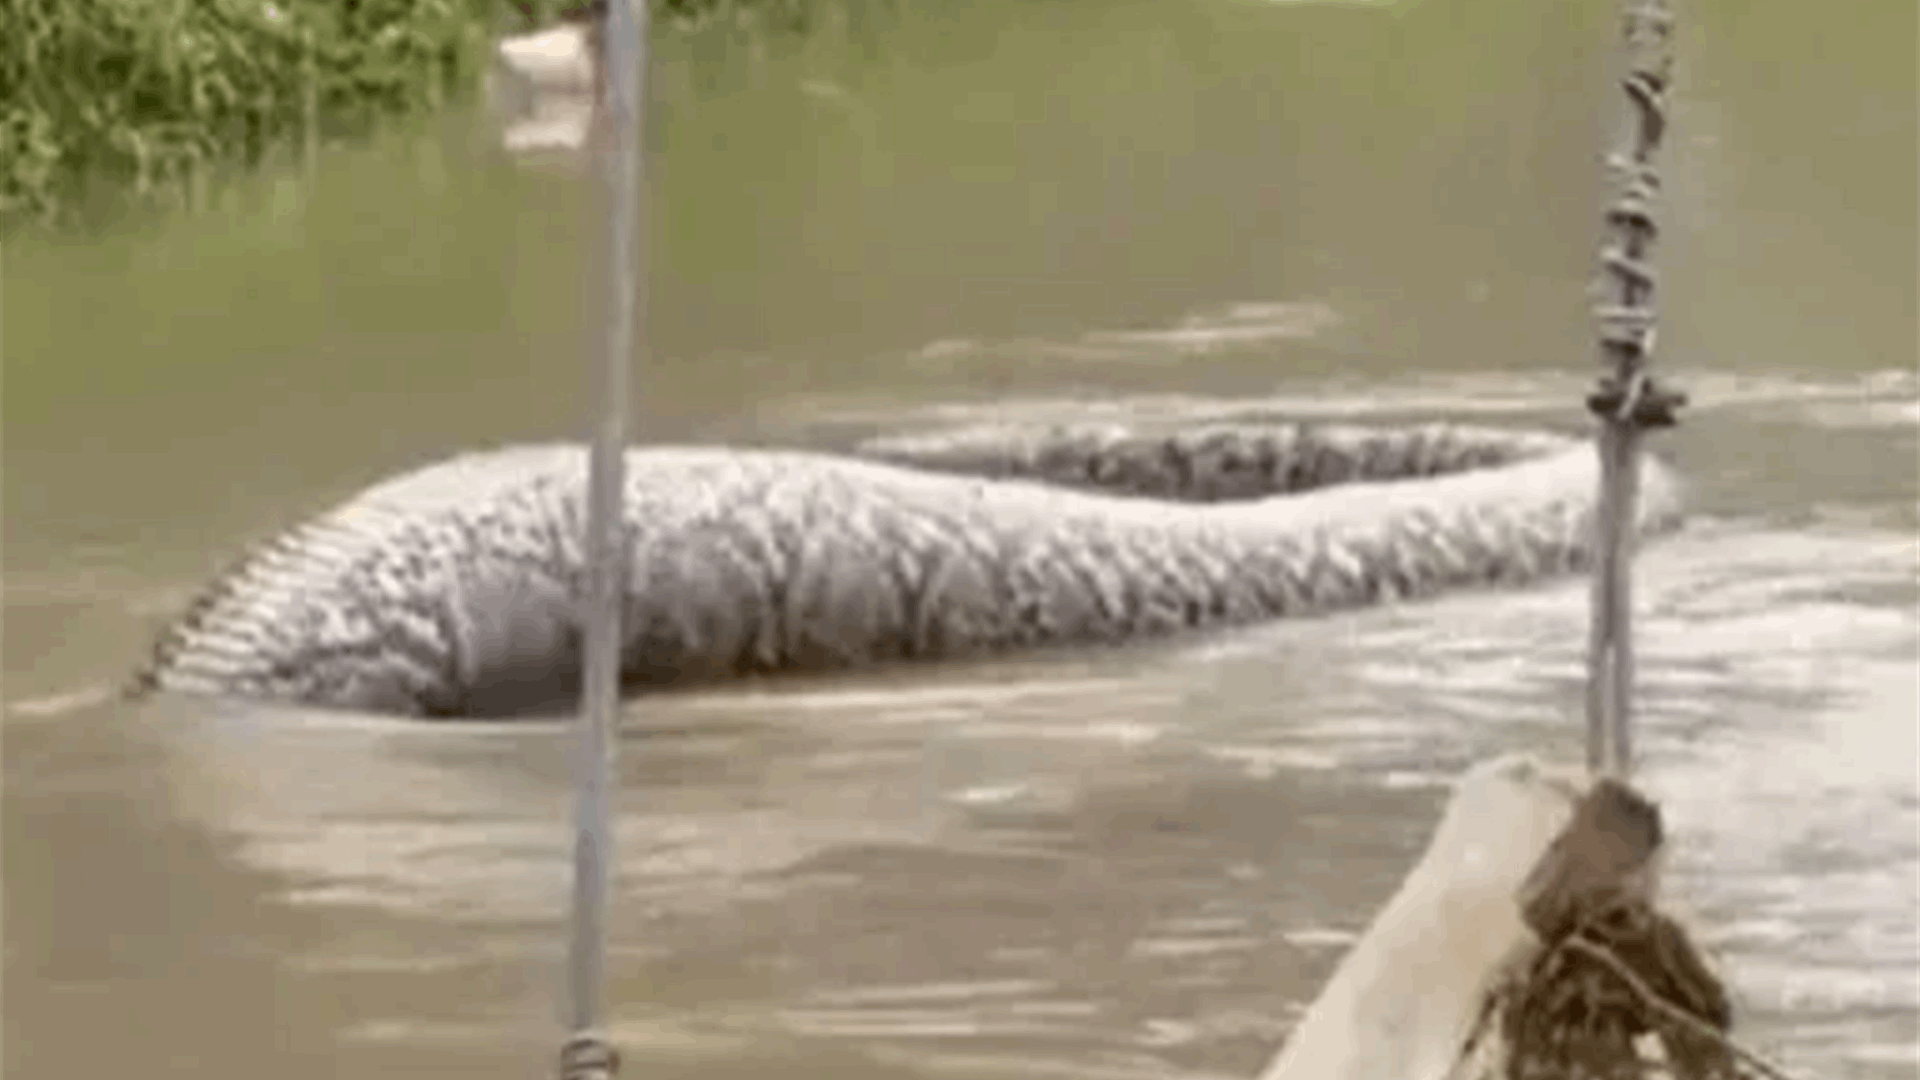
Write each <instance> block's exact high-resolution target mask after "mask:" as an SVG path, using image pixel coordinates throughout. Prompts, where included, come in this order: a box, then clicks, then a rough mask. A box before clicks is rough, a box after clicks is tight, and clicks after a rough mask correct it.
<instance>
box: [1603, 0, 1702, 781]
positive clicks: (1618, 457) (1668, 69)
mask: <svg viewBox="0 0 1920 1080" xmlns="http://www.w3.org/2000/svg"><path fill="white" fill-rule="evenodd" d="M1672 27H1673V17H1672V15H1671V13H1670V12H1669V11H1668V9H1667V6H1666V2H1665V0H1626V9H1625V11H1624V15H1623V23H1622V26H1621V34H1622V37H1623V38H1624V41H1625V46H1626V49H1625V51H1626V56H1627V65H1626V66H1627V71H1626V74H1625V77H1624V79H1623V81H1622V86H1623V88H1624V89H1625V90H1626V93H1627V99H1628V102H1629V103H1630V104H1631V105H1632V106H1633V110H1632V113H1631V123H1630V124H1629V125H1628V132H1627V135H1626V146H1625V148H1624V149H1622V150H1620V151H1618V152H1616V153H1614V154H1613V155H1611V156H1610V157H1609V159H1608V164H1609V165H1611V166H1612V167H1613V168H1614V169H1615V170H1617V171H1618V173H1619V174H1620V176H1621V179H1620V188H1619V190H1618V191H1617V192H1616V193H1615V195H1614V196H1613V198H1612V199H1611V200H1610V201H1609V202H1608V205H1607V211H1606V226H1607V231H1608V236H1607V239H1606V241H1605V243H1604V244H1603V246H1602V248H1601V253H1600V254H1601V262H1602V264H1603V265H1604V267H1605V269H1606V270H1607V272H1608V274H1609V276H1610V283H1611V284H1612V286H1613V289H1612V295H1610V296H1609V297H1608V298H1607V301H1606V302H1605V303H1604V304H1602V306H1601V307H1600V310H1599V311H1598V315H1599V316H1600V351H1601V354H1602V358H1603V361H1604V362H1605V363H1606V364H1607V365H1608V369H1609V370H1608V371H1607V372H1606V373H1605V374H1604V375H1603V376H1602V377H1601V379H1600V385H1599V387H1598V389H1597V390H1596V391H1595V393H1594V394H1593V395H1592V396H1591V397H1589V398H1588V399H1587V403H1588V407H1589V408H1591V409H1592V410H1593V412H1594V413H1595V415H1596V416H1598V417H1599V418H1600V423H1601V430H1600V440H1599V455H1600V497H1599V500H1598V503H1597V505H1596V507H1595V511H1594V517H1595V521H1594V548H1593V598H1592V629H1591V633H1590V636H1589V638H1588V650H1587V701H1586V704H1587V768H1588V770H1589V771H1590V772H1591V773H1593V774H1594V775H1596V776H1609V777H1613V778H1616V779H1625V778H1626V775H1627V773H1628V772H1629V770H1630V769H1631V768H1632V764H1633V760H1632V754H1633V746H1632V741H1631V738H1630V731H1631V721H1632V718H1633V621H1632V617H1633V589H1632V585H1633V575H1632V561H1633V535H1634V528H1633V524H1634V520H1635V518H1636V516H1637V506H1638V502H1639V498H1638V496H1639V491H1638V488H1639V478H1640V470H1639V464H1640V444H1641V442H1642V441H1643V439H1644V436H1645V432H1646V429H1648V428H1651V427H1661V426H1665V425H1667V424H1671V423H1672V422H1673V410H1674V409H1675V408H1677V407H1678V406H1679V405H1680V404H1682V403H1683V401H1684V399H1683V398H1682V397H1681V396H1680V395H1677V394H1671V393H1667V392H1665V391H1662V390H1660V389H1658V388H1657V387H1656V386H1655V385H1654V383H1653V381H1652V379H1650V378H1649V377H1648V376H1647V374H1646V370H1645V369H1646V365H1647V362H1648V361H1649V360H1650V359H1651V358H1652V356H1653V345H1654V330H1655V325H1656V311H1655V307H1654V301H1653V296H1654V283H1655V282H1654V275H1653V268H1652V265H1651V259H1652V253H1653V245H1654V238H1655V236H1656V235H1657V233H1658V227H1657V223H1656V221H1655V217H1654V206H1655V203H1656V201H1657V199H1658V196H1659V191H1660V177H1659V173H1658V172H1657V171H1656V170H1655V169H1654V165H1653V157H1654V152H1655V151H1656V150H1658V149H1659V147H1660V141H1661V139H1662V137H1663V136H1664V135H1665V133H1666V126H1667V112H1666V107H1667V106H1666V102H1667V99H1666V92H1667V85H1668V82H1669V80H1670V77H1671V73H1672V60H1671V57H1670V56H1669V50H1668V45H1669V40H1670V37H1671V34H1672Z"/></svg>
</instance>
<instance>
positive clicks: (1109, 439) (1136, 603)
mask: <svg viewBox="0 0 1920 1080" xmlns="http://www.w3.org/2000/svg"><path fill="white" fill-rule="evenodd" d="M586 460H587V456H586V451H585V449H584V448H583V447H579V446H566V445H537V446H521V447H512V448H507V449H501V450H496V451H490V452H484V453H475V454H469V455H465V456H461V457H456V458H453V459H451V460H448V461H445V462H443V463H440V464H437V465H432V466H429V467H427V468H424V469H421V470H419V471H417V472H413V473H409V474H406V475H403V476H400V477H398V478H395V479H393V480H390V481H387V482H385V483H382V484H379V485H377V486H375V487H373V488H371V489H369V490H367V491H365V492H364V493H362V494H361V495H359V496H357V497H355V498H353V499H352V500H350V501H349V502H347V503H346V504H345V505H342V506H340V507H338V508H336V509H334V510H332V511H331V512H328V513H326V514H324V515H322V516H321V517H319V518H317V519H315V520H313V521H311V522H310V523H308V524H306V525H303V526H300V527H298V528H295V529H293V530H292V531H290V532H287V533H285V534H284V535H282V536H280V537H278V538H277V539H274V540H272V541H270V542H268V543H266V544H264V545H263V546H261V547H260V548H258V549H256V550H255V551H254V552H252V553H251V554H249V555H248V556H247V557H246V558H245V559H243V560H242V561H241V562H240V563H239V564H238V565H237V566H236V567H235V568H234V569H232V570H231V571H230V572H228V573H226V574H224V575H222V576H220V577H219V578H217V579H216V580H215V581H214V582H213V583H212V584H211V585H210V586H208V587H207V588H206V589H205V590H204V591H203V592H202V593H201V595H200V597H199V599H198V600H197V601H195V602H194V603H193V605H192V606H191V607H190V608H189V610H188V611H187V612H185V614H184V615H183V616H182V617H181V618H179V619H178V620H177V621H176V622H174V623H173V624H172V625H171V626H170V627H168V628H167V629H166V630H165V631H164V632H163V633H162V635H161V636H160V638H159V640H158V642H157V644H156V646H155V649H154V652H153V656H152V659H151V662H150V663H149V664H148V666H146V667H145V668H144V669H143V670H142V671H141V672H140V674H139V675H138V676H137V677H136V679H135V680H134V682H133V684H132V686H131V689H132V691H133V692H135V693H144V692H147V691H151V690H155V689H166V690H175V691H186V692H196V693H207V694H217V695H228V696H239V697H257V698H271V699H281V700H289V701H295V702H303V703H309V704H316V705H328V706H341V707H349V708H354V709H360V710H370V711H379V712H388V713H398V714H405V715H414V716H440V717H451V716H493V715H512V714H517V713H523V712H528V711H533V710H536V709H544V708H548V707H551V706H554V705H556V704H560V703H563V702H565V701H566V700H568V699H569V698H570V697H571V695H572V693H573V691H574V689H575V687H576V686H577V684H578V679H579V662H580V647H579V643H580V635H579V631H578V629H577V624H576V622H575V620H574V618H573V615H572V597H573V596H575V595H576V590H577V589H579V588H580V587H581V586H582V585H583V577H584V575H583V569H582V559H581V551H582V534H583V515H584V499H583V491H584V487H585V472H586ZM1596 484H1597V478H1596V455H1595V452H1594V450H1593V447H1592V444H1591V443H1589V442H1586V441H1574V440H1570V439H1566V438H1562V437H1559V436H1554V435H1546V434H1540V433H1533V432H1513V431H1501V430H1494V429H1485V428H1468V427H1456V426H1442V425H1436V426H1429V427H1418V428H1397V429H1366V428H1357V427H1332V426H1303V425H1283V424H1275V425H1262V426H1230V425H1214V426H1208V427H1204V428H1199V429H1192V428H1188V429H1176V430H1171V431H1167V432H1158V433H1156V432H1153V431H1151V430H1147V429H1140V428H1119V427H1089V426H1082V427H1061V428H1048V429H1028V430H1021V429H1010V428H996V427H981V428H972V429H962V430H959V431H952V432H946V433H942V434H935V435H927V436H918V437H913V438H892V439H881V440H875V441H873V442H870V443H867V444H865V445H863V446H861V447H858V448H856V449H855V451H854V452H853V453H852V454H851V455H831V454H822V453H812V452H803V451H793V450H743V449H728V448H645V449H632V450H630V451H629V452H628V456H627V488H626V493H627V502H626V521H625V524H626V528H627V530H628V534H629V537H630V539H629V542H628V550H629V551H630V552H631V562H630V564H629V570H628V574H629V579H628V587H627V592H626V596H627V599H626V605H625V643H624V647H623V668H624V676H625V679H626V681H627V682H628V683H629V689H633V688H637V687H641V686H655V685H662V684H667V683H674V682H681V681H698V680H708V679H722V678H729V677H737V676H742V675H749V674H754V673H766V672H781V671H796V670H823V669H833V668H842V667H849V666H854V665H861V664H870V663H875V662H880V661H887V660H904V659H916V658H934V657H955V656H962V655H968V654H981V653H990V652H996V651H1003V650H1012V649H1018V648H1022V647H1032V646H1038V645H1046V644H1069V643H1093V642H1110V641H1122V640H1128V639H1136V638H1142V637H1146V636H1150V635H1160V634H1167V633H1171V632H1176V631H1183V630H1191V629H1196V628H1203V627H1212V626H1224V625H1231V624H1243V623H1248V622H1253V621H1258V620H1263V619H1271V618H1277V617H1285V616H1295V615H1307V614H1314V613H1320V612H1327V611H1333V610H1337V609H1341V608H1349V607H1354V606H1358V605H1365V604H1372V603H1379V602H1383V601H1390V600H1394V599H1398V598H1403V597H1414V596H1421V595H1426V594H1430V593H1433V592H1435V591H1438V590H1441V589H1446V588H1458V587H1469V586H1477V585H1487V584H1495V583H1500V584H1511V583H1521V582H1526V581H1531V580H1536V579H1539V578H1541V577H1543V576H1546V575H1551V574H1555V573H1561V572H1565V571H1569V570H1572V569H1575V568H1578V567H1580V566H1582V565H1584V562H1585V559H1586V555H1587V552H1588V549H1589V545H1590V541H1589V531H1590V528H1591V526H1590V516H1591V512H1592V506H1593V503H1594V499H1595V492H1596ZM1641 485H1642V493H1641V498H1640V502H1639V507H1640V513H1639V517H1640V520H1639V522H1638V523H1637V524H1638V527H1639V529H1640V531H1641V532H1643V533H1653V532H1657V531H1661V530H1664V529H1667V528H1670V527H1672V526H1673V525H1675V524H1676V523H1677V522H1678V520H1679V491H1678V484H1677V482H1676V481H1675V479H1674V478H1673V476H1672V475H1671V473H1670V472H1669V471H1668V470H1667V469H1666V467H1665V466H1664V465H1662V464H1661V463H1660V462H1658V461H1656V460H1652V459H1648V460H1646V461H1645V462H1644V463H1643V466H1642V479H1641Z"/></svg>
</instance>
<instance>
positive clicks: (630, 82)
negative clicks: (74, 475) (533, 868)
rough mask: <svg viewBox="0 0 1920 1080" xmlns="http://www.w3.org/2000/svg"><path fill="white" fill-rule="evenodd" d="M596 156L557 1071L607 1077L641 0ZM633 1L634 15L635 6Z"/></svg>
mask: <svg viewBox="0 0 1920 1080" xmlns="http://www.w3.org/2000/svg"><path fill="white" fill-rule="evenodd" d="M594 7H595V8H597V9H598V10H597V14H598V20H597V22H596V24H595V25H596V26H597V29H598V32H597V33H595V34H590V35H589V38H588V40H589V44H590V45H591V46H597V49H593V48H590V49H589V54H590V55H592V54H594V53H596V52H597V53H598V56H597V63H596V64H595V67H596V70H597V75H598V77H597V82H598V84H599V92H598V95H597V97H598V101H597V103H596V108H595V114H596V115H595V118H594V123H595V125H596V127H597V131H595V133H594V137H593V139H592V140H591V142H590V146H589V149H590V152H591V153H593V154H594V155H595V156H596V157H597V158H598V164H599V166H600V167H599V173H600V176H601V180H602V197H603V199H604V204H603V205H604V208H605V211H606V215H607V222H606V233H605V243H606V245H607V247H606V259H607V264H606V271H605V273H606V277H605V285H606V288H607V290H608V291H607V296H606V308H605V310H604V311H603V312H602V316H603V318H604V320H605V322H604V326H603V335H604V336H603V339H602V349H601V353H600V355H599V356H598V357H597V358H596V359H597V361H598V362H597V363H595V364H594V365H593V369H594V372H595V377H594V380H593V381H594V383H595V391H596V392H595V395H594V400H595V402H596V404H597V405H598V414H597V415H596V416H595V417H594V423H593V428H594V438H593V447H592V454H591V459H590V462H589V465H588V476H587V536H586V559H587V583H586V584H587V588H586V597H585V600H586V603H585V606H584V619H585V622H586V649H585V652H586V663H585V673H584V674H583V676H582V686H581V717H580V744H579V760H578V762H577V768H578V785H579V791H578V806H577V809H576V813H575V822H574V888H573V925H572V931H573V933H572V938H571V941H570V943H569V949H568V965H567V968H568V983H569V991H570V992H569V995H568V1016H567V1020H568V1024H569V1029H570V1031H571V1032H572V1036H571V1037H570V1038H569V1039H568V1040H567V1042H566V1044H565V1046H563V1047H562V1049H561V1052H560V1077H561V1080H608V1078H610V1077H612V1076H613V1075H614V1073H615V1072H616V1071H617V1070H618V1068H619V1056H618V1054H617V1053H616V1052H615V1051H614V1049H613V1047H612V1045H611V1044H609V1043H608V1042H607V1041H606V1039H605V1037H604V1035H603V1034H602V1033H601V1023H602V1021H603V1018H604V1012H605V1010H604V1008H603V1002H602V997H603V995H604V993H605V983H606V951H607V930H606V907H607V893H608V886H607V880H608V865H609V863H610V862H611V860H612V858H613V851H614V846H613V838H612V835H611V832H612V829H611V824H610V818H611V804H612V790H613V755H614V745H615V744H614V734H615V730H616V727H617V722H618V719H619V708H620V605H621V598H622V596H624V595H625V591H626V590H625V573H624V571H625V568H626V562H627V560H626V558H625V549H626V544H625V543H624V538H625V533H626V530H625V526H624V516H625V515H624V512H623V508H622V492H623V489H624V487H625V476H624V473H625V469H624V465H625V454H626V420H627V417H626V411H627V384H628V379H627V374H628V372H627V368H628V365H629V364H631V363H632V358H633V344H634V322H635V319H636V317H637V314H638V311H637V307H638V304H639V302H640V299H641V297H642V296H643V295H644V291H645V287H646V281H645V277H644V274H643V267H642V265H641V262H640V256H639V248H640V235H639V234H640V220H639V217H640V201H641V181H642V174H641V144H640V122H641V105H642V100H643V95H642V89H641V88H642V87H643V86H644V77H645V72H646V59H647V58H646V25H647V19H646V0H611V2H607V3H596V4H595V5H594ZM636 9H637V10H638V14H637V15H636Z"/></svg>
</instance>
